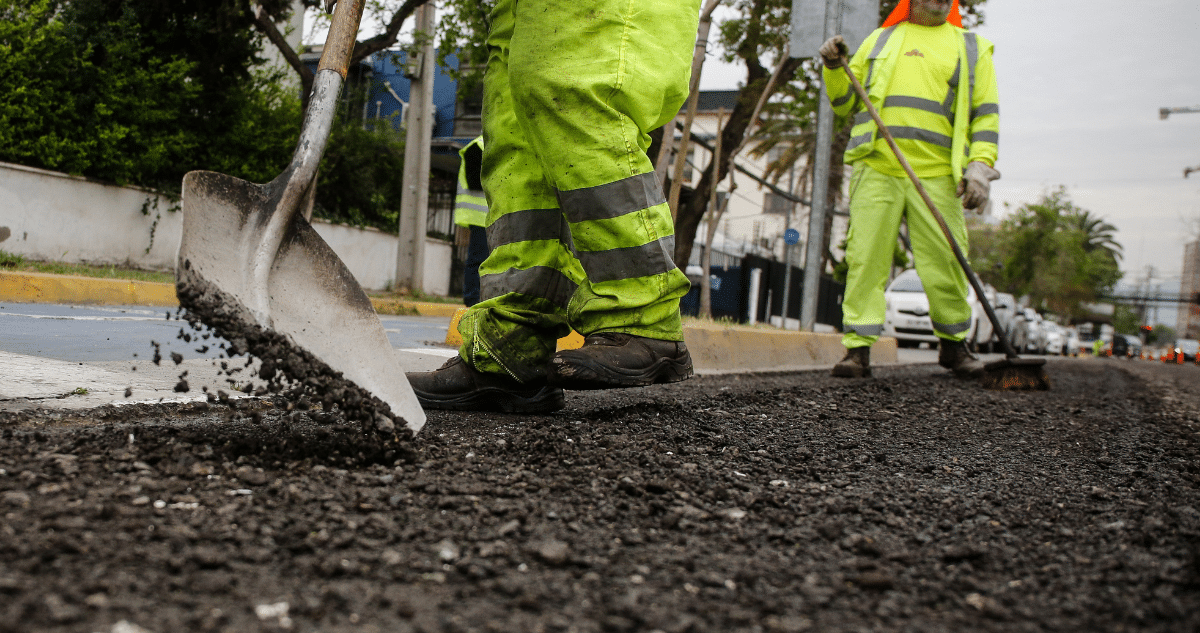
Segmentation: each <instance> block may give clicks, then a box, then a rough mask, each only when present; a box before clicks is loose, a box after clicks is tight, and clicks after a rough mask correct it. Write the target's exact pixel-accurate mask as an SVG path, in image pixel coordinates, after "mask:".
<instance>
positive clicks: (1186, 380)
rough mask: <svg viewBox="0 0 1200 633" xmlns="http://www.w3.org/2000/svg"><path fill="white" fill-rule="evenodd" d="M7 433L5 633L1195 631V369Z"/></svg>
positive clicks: (128, 420)
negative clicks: (995, 384)
mask: <svg viewBox="0 0 1200 633" xmlns="http://www.w3.org/2000/svg"><path fill="white" fill-rule="evenodd" d="M1047 368H1048V371H1049V373H1050V375H1051V378H1052V380H1053V381H1054V388H1053V389H1052V390H1051V391H1048V392H1024V393H999V392H989V391H984V390H982V389H980V388H979V387H978V385H975V384H972V383H969V382H963V381H960V380H956V379H954V378H952V377H950V376H948V375H946V374H944V373H943V371H942V370H940V369H939V368H936V367H932V366H911V367H897V368H879V369H876V372H875V373H876V377H875V378H872V379H863V380H835V379H832V378H829V377H827V376H825V375H824V374H821V373H799V374H787V375H772V376H742V377H721V378H697V379H694V380H691V381H688V382H685V383H681V384H678V385H670V386H659V387H651V388H646V389H633V390H625V391H619V392H595V393H584V394H581V393H570V394H568V402H567V409H566V410H564V411H562V412H561V413H558V414H555V415H549V416H520V415H505V414H451V413H439V412H432V413H431V414H430V416H429V422H428V424H427V426H426V427H425V429H424V430H423V431H422V432H421V434H420V435H419V436H418V437H417V439H416V441H415V442H413V443H412V444H401V445H396V444H394V443H387V444H384V443H381V442H380V440H379V438H378V437H377V435H376V434H374V433H372V432H370V431H363V430H362V426H361V425H360V424H358V423H352V422H347V421H346V420H345V419H343V418H341V417H340V416H334V415H327V414H324V413H321V412H320V411H316V410H313V411H299V410H291V411H289V410H287V407H286V405H284V404H283V403H282V402H277V403H276V404H277V405H278V406H274V405H273V404H272V402H270V401H268V400H253V399H249V400H240V401H238V400H230V401H228V404H221V403H215V404H205V403H199V404H194V405H188V406H139V407H123V408H119V409H116V408H105V409H99V410H95V411H92V412H89V413H87V414H84V415H64V414H60V413H59V414H51V413H45V412H36V411H34V412H24V413H21V414H10V415H4V416H0V631H104V632H109V631H111V632H113V633H137V632H141V631H151V632H155V633H165V632H168V631H239V632H242V631H260V630H261V631H285V630H286V631H397V632H401V633H408V632H421V633H433V632H440V631H447V632H457V631H487V632H500V631H514V632H521V633H530V632H538V631H579V632H593V631H594V632H622V631H661V632H663V633H685V632H691V633H699V632H704V631H712V632H717V631H722V632H723V631H739V632H742V631H744V632H760V631H762V632H794V631H1194V630H1197V629H1198V628H1200V486H1198V485H1197V484H1198V482H1200V459H1198V456H1200V455H1198V448H1197V447H1198V439H1200V433H1198V432H1200V395H1197V393H1196V391H1197V386H1198V385H1200V367H1195V366H1171V365H1163V364H1161V363H1148V362H1136V361H1132V362H1124V361H1116V360H1111V359H1107V360H1104V359H1087V360H1070V361H1059V362H1051V363H1050V364H1049V365H1048V366H1047Z"/></svg>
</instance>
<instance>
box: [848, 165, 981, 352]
mask: <svg viewBox="0 0 1200 633" xmlns="http://www.w3.org/2000/svg"><path fill="white" fill-rule="evenodd" d="M921 184H922V185H923V186H924V187H925V190H926V191H927V192H928V193H929V197H930V199H932V200H933V202H934V204H936V205H937V207H938V211H941V213H942V216H944V217H945V219H946V225H947V226H949V227H950V232H951V234H953V235H954V239H955V241H957V242H958V245H959V248H961V249H962V251H963V254H964V255H965V254H966V252H967V228H966V223H965V222H964V220H963V211H962V203H961V202H960V201H959V199H958V197H957V196H956V195H955V188H956V184H955V182H954V178H953V177H952V176H939V177H934V178H922V179H921ZM901 219H904V220H905V221H906V222H907V223H908V237H909V239H910V240H911V242H912V250H913V259H914V263H915V264H916V268H917V275H918V276H920V278H921V284H922V285H923V286H925V294H926V296H928V297H929V319H930V320H931V321H932V322H933V331H934V333H935V334H936V335H937V336H938V337H939V338H943V339H948V340H951V341H961V340H963V339H965V338H966V337H967V333H968V331H969V330H970V328H971V306H970V304H969V303H968V302H967V297H968V294H967V293H968V290H967V287H968V282H967V276H966V274H965V273H964V272H963V270H962V267H961V266H959V264H958V260H956V259H955V257H954V251H952V250H951V249H950V243H949V242H947V241H946V236H945V235H943V234H942V231H941V228H939V227H938V224H937V220H934V219H933V214H931V213H930V212H929V209H928V208H927V207H926V206H925V201H924V200H922V199H921V194H920V193H918V192H917V188H916V187H915V186H914V185H913V184H912V181H910V180H909V179H908V177H907V176H898V177H897V176H889V175H887V174H884V173H881V172H878V171H876V170H874V169H871V168H870V167H867V166H865V165H862V164H859V165H856V166H855V168H854V174H853V176H851V179H850V232H849V235H848V236H847V240H846V242H847V244H846V263H847V264H848V265H849V271H848V272H847V274H846V294H845V295H844V297H843V299H842V330H843V331H844V332H845V334H844V335H843V336H842V344H843V345H845V346H846V348H847V349H851V348H855V347H866V346H869V345H871V344H872V343H874V342H875V341H876V340H878V339H879V334H880V333H881V332H882V331H883V321H884V314H885V312H886V310H887V306H886V303H885V301H884V297H883V290H884V286H885V285H886V284H887V280H888V274H889V273H890V272H891V268H892V253H893V252H894V251H895V248H896V238H897V236H898V235H899V232H900V220H901Z"/></svg>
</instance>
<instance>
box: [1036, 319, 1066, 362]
mask: <svg viewBox="0 0 1200 633" xmlns="http://www.w3.org/2000/svg"><path fill="white" fill-rule="evenodd" d="M1045 325H1046V345H1045V346H1044V347H1043V348H1042V352H1043V353H1046V354H1054V355H1055V356H1062V355H1063V354H1065V353H1066V345H1067V335H1066V331H1065V330H1063V328H1062V327H1060V326H1059V325H1058V324H1057V323H1050V322H1046V324H1045Z"/></svg>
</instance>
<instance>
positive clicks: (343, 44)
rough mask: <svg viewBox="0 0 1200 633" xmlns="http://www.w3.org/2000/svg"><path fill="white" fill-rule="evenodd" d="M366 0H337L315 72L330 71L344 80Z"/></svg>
mask: <svg viewBox="0 0 1200 633" xmlns="http://www.w3.org/2000/svg"><path fill="white" fill-rule="evenodd" d="M365 2H366V0H338V3H337V7H336V9H335V10H334V12H333V24H332V25H331V26H330V27H329V35H328V36H327V37H326V38H325V48H324V50H322V51H321V63H320V64H319V65H318V66H317V71H318V72H320V71H322V70H332V71H334V72H336V73H337V74H339V75H341V76H342V79H345V78H346V69H347V68H349V67H350V54H351V53H353V52H354V43H355V41H357V39H358V23H359V21H361V20H362V14H363V5H364V4H365Z"/></svg>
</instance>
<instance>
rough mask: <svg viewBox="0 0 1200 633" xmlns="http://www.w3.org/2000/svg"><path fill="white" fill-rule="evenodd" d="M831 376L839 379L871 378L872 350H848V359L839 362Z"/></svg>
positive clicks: (867, 348)
mask: <svg viewBox="0 0 1200 633" xmlns="http://www.w3.org/2000/svg"><path fill="white" fill-rule="evenodd" d="M829 374H830V375H831V376H836V377H838V378H869V377H870V376H871V348H870V347H852V348H850V349H848V350H846V357H845V358H843V359H842V360H840V361H838V364H836V365H834V366H833V371H830V372H829Z"/></svg>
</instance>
